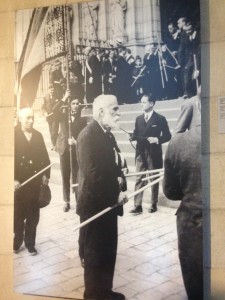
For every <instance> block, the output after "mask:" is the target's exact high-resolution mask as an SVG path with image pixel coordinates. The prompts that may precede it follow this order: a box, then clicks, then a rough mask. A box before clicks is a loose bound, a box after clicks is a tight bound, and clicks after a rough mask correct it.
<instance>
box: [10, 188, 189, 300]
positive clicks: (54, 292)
mask: <svg viewBox="0 0 225 300" xmlns="http://www.w3.org/2000/svg"><path fill="white" fill-rule="evenodd" d="M50 187H51V190H52V201H51V203H50V205H49V206H48V207H46V208H43V209H41V218H40V223H39V225H38V230H37V238H36V248H37V250H38V255H36V256H29V255H28V253H27V251H26V250H25V249H24V250H22V251H21V252H20V253H18V254H14V289H15V291H16V292H18V293H25V294H34V295H46V296H55V297H63V299H70V298H72V299H82V295H83V290H84V282H83V269H82V268H81V266H80V260H79V257H78V250H77V248H78V246H77V239H78V231H73V228H74V227H75V226H76V225H78V223H79V219H78V216H77V215H76V213H75V201H74V202H73V201H71V204H72V209H71V210H70V211H69V212H68V213H64V212H63V210H62V207H63V201H62V197H61V195H62V190H61V186H60V185H57V184H52V183H51V184H50ZM131 191H132V190H130V192H131ZM128 194H129V192H128ZM161 196H162V195H161ZM72 198H73V197H72ZM143 206H144V212H143V214H142V215H138V216H133V215H131V214H129V210H130V209H131V208H132V207H133V201H129V202H128V203H127V204H126V205H125V207H124V210H125V213H124V216H123V217H119V243H118V255H117V263H116V270H115V276H114V290H116V291H119V292H122V293H124V294H125V295H126V299H127V300H149V299H151V300H159V299H167V300H168V299H169V300H170V299H171V300H186V299H187V297H186V293H185V290H184V286H183V281H182V276H181V271H180V265H179V260H178V253H177V234H176V217H175V215H174V214H175V212H176V209H175V208H172V207H165V206H159V209H158V212H157V213H155V214H149V213H148V212H147V208H148V206H147V204H146V203H144V205H143Z"/></svg>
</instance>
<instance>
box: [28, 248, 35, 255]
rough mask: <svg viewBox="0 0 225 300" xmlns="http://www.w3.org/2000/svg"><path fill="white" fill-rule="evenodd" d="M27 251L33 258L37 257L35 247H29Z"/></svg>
mask: <svg viewBox="0 0 225 300" xmlns="http://www.w3.org/2000/svg"><path fill="white" fill-rule="evenodd" d="M27 250H28V252H29V254H30V255H31V256H34V255H37V250H36V249H35V248H34V247H29V248H27Z"/></svg>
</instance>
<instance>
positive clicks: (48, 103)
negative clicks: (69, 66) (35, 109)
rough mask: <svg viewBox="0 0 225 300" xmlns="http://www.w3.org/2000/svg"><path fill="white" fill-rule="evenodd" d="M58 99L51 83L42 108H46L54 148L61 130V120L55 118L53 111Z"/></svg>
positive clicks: (45, 112)
mask: <svg viewBox="0 0 225 300" xmlns="http://www.w3.org/2000/svg"><path fill="white" fill-rule="evenodd" d="M57 101H58V99H57V98H56V95H55V93H54V86H53V84H51V83H50V84H49V93H48V94H47V95H46V96H45V97H44V103H43V106H42V109H43V110H44V115H45V118H46V121H47V122H48V127H49V133H50V137H51V142H52V147H53V149H54V148H55V143H56V139H57V136H58V131H59V121H58V120H57V118H55V116H54V115H53V112H52V107H53V106H54V105H55V104H56V102H57Z"/></svg>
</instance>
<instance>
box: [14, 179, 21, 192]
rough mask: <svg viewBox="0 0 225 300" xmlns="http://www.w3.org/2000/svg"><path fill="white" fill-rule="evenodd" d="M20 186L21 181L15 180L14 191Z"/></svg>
mask: <svg viewBox="0 0 225 300" xmlns="http://www.w3.org/2000/svg"><path fill="white" fill-rule="evenodd" d="M19 188H20V183H19V181H17V180H14V192H15V191H17V190H18V189H19Z"/></svg>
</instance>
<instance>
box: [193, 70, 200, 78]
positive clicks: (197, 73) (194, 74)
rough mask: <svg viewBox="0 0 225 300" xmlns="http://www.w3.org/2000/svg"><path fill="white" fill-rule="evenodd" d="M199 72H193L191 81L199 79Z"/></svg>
mask: <svg viewBox="0 0 225 300" xmlns="http://www.w3.org/2000/svg"><path fill="white" fill-rule="evenodd" d="M199 74H200V72H199V71H198V70H195V71H194V73H193V79H197V78H198V77H199Z"/></svg>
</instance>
